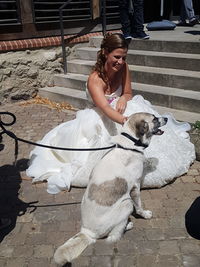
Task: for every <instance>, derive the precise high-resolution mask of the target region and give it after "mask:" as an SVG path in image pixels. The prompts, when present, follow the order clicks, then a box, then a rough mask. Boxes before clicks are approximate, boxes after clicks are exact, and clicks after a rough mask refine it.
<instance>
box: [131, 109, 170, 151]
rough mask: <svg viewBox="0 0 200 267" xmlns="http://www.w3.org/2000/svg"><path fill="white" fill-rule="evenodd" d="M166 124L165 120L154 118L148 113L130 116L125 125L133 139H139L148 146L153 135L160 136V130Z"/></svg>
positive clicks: (161, 132)
mask: <svg viewBox="0 0 200 267" xmlns="http://www.w3.org/2000/svg"><path fill="white" fill-rule="evenodd" d="M166 123H167V118H163V117H159V118H157V117H155V116H154V115H152V114H150V113H144V112H140V113H135V114H133V115H131V116H130V117H129V118H128V120H127V123H126V126H128V130H129V131H130V132H129V133H131V134H132V135H134V137H136V138H137V139H139V140H140V141H141V142H142V144H144V145H146V146H148V144H149V143H150V140H151V137H152V136H153V135H161V134H163V131H162V130H161V129H160V127H161V126H164V125H165V124H166Z"/></svg>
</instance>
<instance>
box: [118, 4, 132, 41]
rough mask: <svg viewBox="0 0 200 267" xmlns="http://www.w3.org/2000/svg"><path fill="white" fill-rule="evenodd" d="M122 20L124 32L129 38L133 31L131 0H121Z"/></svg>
mask: <svg viewBox="0 0 200 267" xmlns="http://www.w3.org/2000/svg"><path fill="white" fill-rule="evenodd" d="M119 10H120V22H121V25H122V32H123V34H124V37H125V38H127V37H129V36H130V33H131V25H130V14H129V0H119Z"/></svg>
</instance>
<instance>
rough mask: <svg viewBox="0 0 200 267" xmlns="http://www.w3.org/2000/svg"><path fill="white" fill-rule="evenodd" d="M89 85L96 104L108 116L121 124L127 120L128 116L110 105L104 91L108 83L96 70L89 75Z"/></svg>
mask: <svg viewBox="0 0 200 267" xmlns="http://www.w3.org/2000/svg"><path fill="white" fill-rule="evenodd" d="M87 87H88V91H89V93H90V95H91V97H92V99H93V102H94V104H95V105H96V106H97V107H98V108H99V109H101V110H102V112H103V113H104V114H105V115H106V116H107V117H109V118H110V119H111V120H113V121H115V122H117V123H120V124H123V123H124V122H125V121H126V117H124V116H123V115H122V114H120V113H119V112H118V111H116V110H115V109H113V108H112V107H111V106H110V105H109V103H108V101H107V99H106V97H105V93H104V90H105V87H106V84H105V83H104V82H103V80H102V79H101V78H99V77H98V75H97V74H96V73H95V72H94V73H92V74H91V75H90V76H89V78H88V82H87Z"/></svg>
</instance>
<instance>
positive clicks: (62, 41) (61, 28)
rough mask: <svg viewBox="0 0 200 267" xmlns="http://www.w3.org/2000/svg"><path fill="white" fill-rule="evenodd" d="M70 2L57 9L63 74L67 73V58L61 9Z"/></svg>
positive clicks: (69, 0)
mask: <svg viewBox="0 0 200 267" xmlns="http://www.w3.org/2000/svg"><path fill="white" fill-rule="evenodd" d="M70 2H71V0H68V1H67V2H66V3H64V4H63V5H62V6H61V7H60V8H59V15H60V31H61V43H62V56H63V64H64V74H66V73H67V57H66V51H65V38H64V27H63V9H64V8H65V7H66V5H68V4H69V3H70Z"/></svg>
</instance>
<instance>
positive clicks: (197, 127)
mask: <svg viewBox="0 0 200 267" xmlns="http://www.w3.org/2000/svg"><path fill="white" fill-rule="evenodd" d="M192 127H193V128H194V129H198V130H200V121H196V122H195V123H193V124H192Z"/></svg>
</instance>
